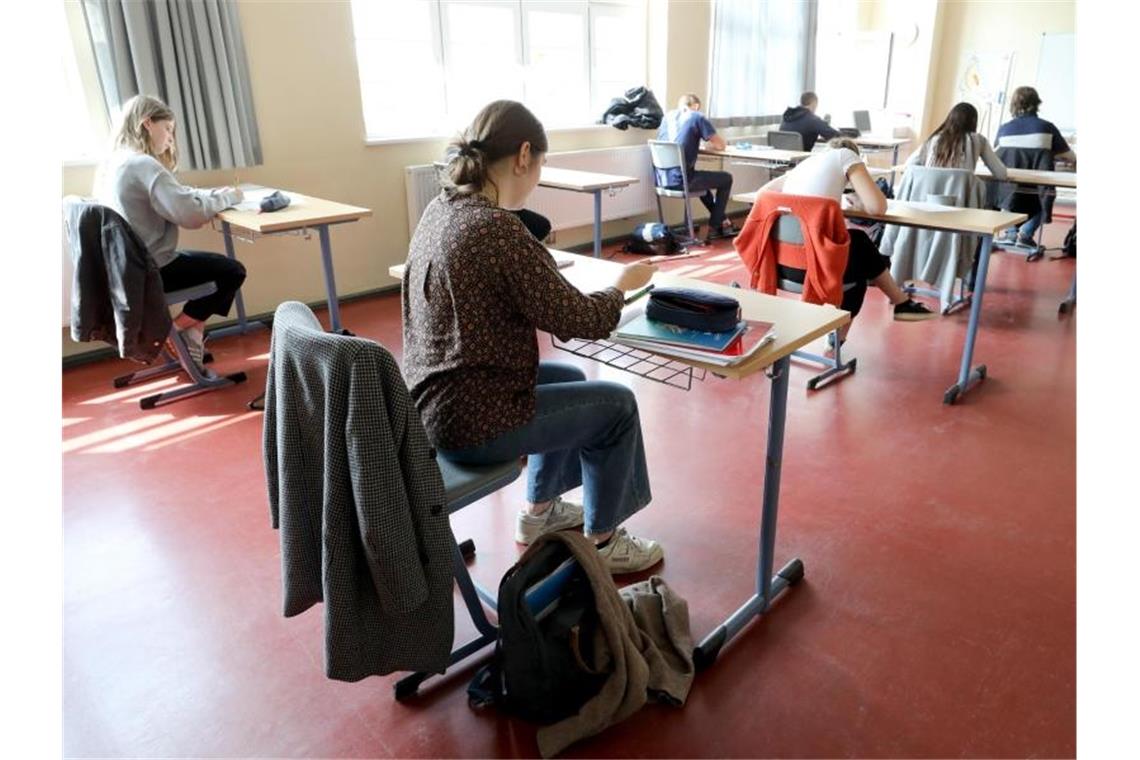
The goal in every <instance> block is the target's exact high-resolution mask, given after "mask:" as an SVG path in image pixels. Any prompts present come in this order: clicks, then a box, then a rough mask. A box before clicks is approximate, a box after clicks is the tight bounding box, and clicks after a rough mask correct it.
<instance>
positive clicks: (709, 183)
mask: <svg viewBox="0 0 1140 760" xmlns="http://www.w3.org/2000/svg"><path fill="white" fill-rule="evenodd" d="M657 139H658V140H667V141H669V142H675V143H680V144H681V150H682V152H683V153H684V154H685V173H686V174H687V175H688V177H689V189H690V190H704V191H705V194H704V195H702V196H701V203H702V204H704V207H705V208H707V209H708V210H709V232H708V239H709V240H714V239H716V238H730V237H732V236H733V235H735V234H736V229H735V228H734V227H733V226H732V222H731V221H730V220H728V219H726V218H725V216H724V210H725V208H727V207H728V199H729V196H730V195H732V175H731V174H729V173H728V172H709V171H704V170H699V171H698V170H697V169H696V165H697V155H698V151H699V150H700V147H701V140H704V141H705V142H707V143H708V144H709V147H710V148H712V149H713V150H724V149H725V142H724V138H723V137H721V136H720V135H718V134H717V133H716V127H714V126H713V125H712V122H711V121H709V120H708V119H706V118H705V115H704V114H702V113H701V100H700V98H698V97H697V96H696V95H693V94H691V93H690V94H688V95H682V96H681V97H680V98H679V99H678V100H677V108H676V110H673V111H670V112H669V113H667V114H665V118H664V119H662V120H661V126H660V127H658V129H657ZM657 181H658V182H659V183H660V184H661V185H662V186H664V187H670V188H674V189H678V190H679V189H680V188H681V186H682V185H681V172H680V170H679V169H670V170H669V171H668V172H667V173H665V174H663V175H661V176H659V177H658V178H657ZM713 190H715V191H716V195H715V196H714V195H713Z"/></svg>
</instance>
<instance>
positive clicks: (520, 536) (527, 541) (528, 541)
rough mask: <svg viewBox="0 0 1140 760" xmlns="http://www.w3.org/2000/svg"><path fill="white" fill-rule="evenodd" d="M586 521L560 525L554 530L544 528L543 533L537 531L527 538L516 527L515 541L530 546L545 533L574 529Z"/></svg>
mask: <svg viewBox="0 0 1140 760" xmlns="http://www.w3.org/2000/svg"><path fill="white" fill-rule="evenodd" d="M584 522H585V521H582V522H578V523H575V524H574V525H563V526H561V527H558V528H554V529H552V530H544V531H542V532H541V533H537V534H535V535H533V536H531V537H530V538H527V537H526V536H524V535H523V534H522V533H520V532H519V531H518V529H515V543H516V544H522V545H523V546H530V544H531V542H532V541H534V540H535V539H536V538H538V537H539V536H541V535H543V534H544V533H557V532H558V531H560V530H573V529H575V528H580V527H582V525H583V524H584Z"/></svg>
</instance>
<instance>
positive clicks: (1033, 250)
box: [990, 146, 1057, 263]
mask: <svg viewBox="0 0 1140 760" xmlns="http://www.w3.org/2000/svg"><path fill="white" fill-rule="evenodd" d="M994 152H995V153H996V154H997V157H998V158H999V159H1001V162H1002V163H1003V164H1005V165H1006V167H1007V168H1010V169H1037V170H1042V171H1053V170H1055V169H1056V165H1055V163H1054V161H1053V152H1052V151H1051V150H1049V149H1047V148H1021V147H1010V146H1004V147H999V148H997V150H995V151H994ZM990 192H991V193H992V195H991V198H992V200H993V203H992V205H995V206H997V208H999V209H1001V210H1002V211H1013V212H1015V213H1018V214H1026V215H1028V216H1029V218H1031V219H1032V218H1033V217H1034V216H1035V215H1037V214H1038V213H1040V214H1042V219H1041V223H1040V224H1038V225H1037V230H1036V233H1035V234H1036V237H1037V239H1036V240H1034V241H1029V242H1023V241H1022V239H1021V234H1020V233H1019V232H1017V229H1016V228H1012V232H1011V234H1012V235H1013V238H1012V239H1010V238H995V239H994V247H995V248H1000V249H1002V250H1003V251H1006V252H1007V253H1014V254H1018V255H1020V256H1024V257H1025V261H1026V263H1031V262H1034V261H1038V260H1040V259H1041V258H1043V257H1044V256H1045V246H1044V245H1043V244H1042V242H1041V241H1042V238H1043V237H1044V233H1045V225H1046V224H1049V223H1050V222H1052V221H1053V203H1054V200H1055V199H1056V197H1057V190H1056V188H1053V187H1039V186H1037V185H1022V184H1018V183H1016V182H994V183H993V185H992V188H991V191H990Z"/></svg>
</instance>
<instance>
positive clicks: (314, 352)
mask: <svg viewBox="0 0 1140 760" xmlns="http://www.w3.org/2000/svg"><path fill="white" fill-rule="evenodd" d="M286 333H289V334H290V335H291V337H290V338H289V339H283V338H282V336H283V335H284V334H286ZM298 338H299V339H298ZM362 350H369V351H376V350H379V352H381V354H382V355H383V354H386V355H387V356H389V357H390V356H391V354H390V352H388V351H387V350H386V349H385V348H384V347H383V346H381V345H379V344H378V343H376V342H374V341H370V340H367V339H365V338H360V337H356V336H352V335H342V334H339V333H326V332H325V331H324V328H323V327H321V323H320V322H319V321H318V320H317V318H316V316H315V315H314V314H313V312H312V310H311V309H309V307H308V306H306V305H305V304H303V303H299V302H296V301H290V302H286V303H283V304H281V305H280V306H278V307H277V310H276V312H275V313H274V316H273V337H272V343H271V348H270V358H269V363H270V367H271V368H272V367H277V366H278V365H279V362H282V361H283V362H284V363H285V366H288V367H290V368H292V370H291V371H295V372H297V373H299V374H300V376H301V377H304V378H306V382H311V383H315V384H316V385H315V386H313V390H312V392H313V393H314V394H315V395H316V397H319V398H323V397H324V396H325V394H327V393H333V392H336V388H335V387H334V385H333V384H334V383H336V382H337V380H336V377H337V372H334V371H330V370H329V367H340V366H342V364H341V363H340V362H341V361H342V360H348V361H351V357H353V356H355V355H356V354H357V352H360V351H362ZM404 390H405V391H406V386H405V387H404ZM349 393H351V389H350V390H349ZM274 395H275V394H274V393H270V394H269V395H268V396H267V403H268V404H270V405H273V404H276V405H277V407H276V408H275V409H274V414H275V415H276V416H277V418H279V419H280V418H282V416H283V415H285V414H289V415H293V416H294V417H296V418H297V419H296V421H295V424H297V425H299V426H300V427H302V428H303V429H306V430H309V431H311V432H312V433H313V435H312V436H311V439H309V440H307V441H306V444H307V445H309V446H311V447H312V449H313V451H312V458H311V461H314V462H320V461H323V459H322V452H323V451H324V449H325V447H326V446H327V445H328V441H326V440H325V433H324V432H323V431H326V425H325V421H324V419H323V417H322V415H323V414H324V411H323V410H314V409H312V408H310V406H309V405H304V404H297V403H293V401H294V400H289V399H284V398H275V397H274ZM278 395H280V394H278ZM348 403H349V404H350V405H351V404H352V403H353V400H352V398H351V396H350V397H349V400H348ZM409 403H410V399H409ZM278 412H279V413H278ZM310 417H311V418H312V419H311V421H310V419H309V418H310ZM267 419H268V418H267ZM385 421H387V422H389V423H395V422H396V421H395V420H380V419H377V420H376V424H377V425H380V424H384V422H385ZM336 432H337V434H339V435H343V431H342V430H340V429H339V428H337V431H336ZM432 453H433V455H434V450H433V452H432ZM435 462H436V465H437V466H438V467H439V471H440V475H441V476H442V478H443V485H444V491H445V499H446V508H447V513H448V514H449V515H452V514H455V513H456V512H458V511H459V510H461V509H463V508H464V507H466V506H469V505H471V504H474V503H475V502H477V501H479V500H480V499H482V498H483V497H485V496H488V495H490V494H492V493H494V492H495V491H498V490H499V489H501V488H503V487H504V486H506V485H508V484H510V483H511V482H513V481H514V480H515V479H516V478H518V476H519V472H520V470H521V467H522V462H521V461H520V460H518V459H512V460H510V461H507V462H502V463H498V464H490V465H466V464H458V463H456V462H452V461H450V460H448V459H446V458H444V457H442V456H435ZM325 466H326V467H327V466H328V464H327V463H326V465H325ZM346 466H349V467H351V465H346ZM349 474H350V475H351V474H352V473H351V470H350V471H349ZM267 476H268V477H274V476H273V475H272V474H268V475H267ZM354 482H355V479H354ZM450 538H451V559H452V575H453V577H454V579H455V583H456V584H457V585H458V586H459V593H460V595H461V597H462V598H463V603H464V605H465V606H466V608H467V612H468V614H469V615H470V616H471V621H472V622H473V623H474V625H475V629H476V631H477V635H476V636H475V638H474V639H472V640H471V641H468V642H466V643H464V644H462V645H460V646H456V647H453V649H452V651H451V655H450V659H449V663H448V665H449V666H450V665H454V664H455V663H457V662H459V661H461V660H463V659H464V658H466V657H469V656H470V655H472V654H474V653H475V652H477V651H479V650H480V649H482V648H483V647H485V646H487V645H489V644H492V643H494V642H495V641H496V639H497V637H498V629H497V628H496V626H495V625H494V624H493V623H491V622H490V621H489V620H488V619H487V614H486V611H485V610H484V605H486V606H487V607H489V608H490V609H491V610H492V611H494V609H495V604H496V597H495V595H494V593H492V592H490V591H488V590H487V589H484V588H482V587H481V586H479V585H478V584H476V583H475V581H474V580H473V579H472V578H471V575H470V573H469V572H468V571H467V559H469V558H470V557H471V556H472V555H474V553H475V544H474V542H473V541H471V540H470V539H468V540H466V541H464V542H462V543H459V542H457V541H456V540H455V536H454V535H451V536H450ZM361 572H365V573H367V572H369V571H368V569H367V568H365V567H363V566H362V567H361ZM326 603H327V602H326ZM430 675H431V674H429V673H411V674H410V675H407V676H405V677H404V678H402V679H400V680H399V681H397V682H396V684H395V687H394V689H395V697H396V699H398V700H404V699H408V698H410V697H412V696H413V695H415V693H416V692H417V690H418V689H419V686H420V684H421V683H423V681H424V680H425V679H427V678H428V677H429V676H430Z"/></svg>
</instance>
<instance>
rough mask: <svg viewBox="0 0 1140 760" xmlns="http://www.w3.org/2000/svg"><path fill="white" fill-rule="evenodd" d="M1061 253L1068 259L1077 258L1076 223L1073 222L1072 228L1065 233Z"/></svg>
mask: <svg viewBox="0 0 1140 760" xmlns="http://www.w3.org/2000/svg"><path fill="white" fill-rule="evenodd" d="M1061 253H1063V254H1065V255H1066V256H1068V257H1070V258H1074V259H1075V258H1076V257H1077V223H1076V222H1075V221H1074V222H1073V226H1072V227H1070V228H1069V231H1068V232H1066V233H1065V242H1064V243H1063V244H1062V245H1061Z"/></svg>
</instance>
